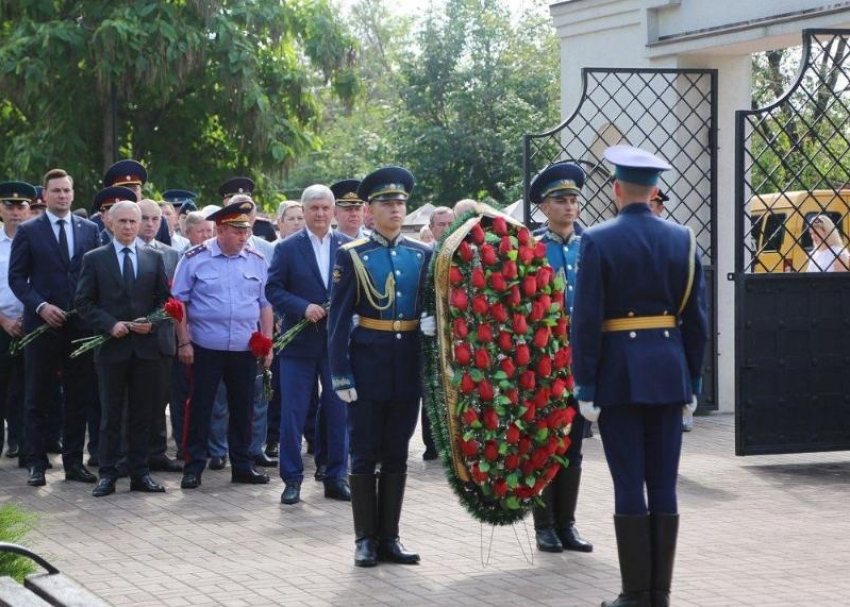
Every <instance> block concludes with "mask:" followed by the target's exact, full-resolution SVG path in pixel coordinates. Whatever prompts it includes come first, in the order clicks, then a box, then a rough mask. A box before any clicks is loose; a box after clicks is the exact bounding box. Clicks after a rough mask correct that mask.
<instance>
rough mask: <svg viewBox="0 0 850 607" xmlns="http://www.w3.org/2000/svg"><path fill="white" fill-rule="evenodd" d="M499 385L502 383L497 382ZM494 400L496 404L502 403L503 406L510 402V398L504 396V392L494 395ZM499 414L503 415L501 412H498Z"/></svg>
mask: <svg viewBox="0 0 850 607" xmlns="http://www.w3.org/2000/svg"><path fill="white" fill-rule="evenodd" d="M499 387H500V388H501V387H502V384H499ZM495 402H496V404H497V405H503V406H505V407H507V406H509V405H510V404H511V399H510V398H508V397H507V396H505V395H504V394H500V395H499V396H497V397H496V401H495ZM499 415H503V414H502V413H500V414H499Z"/></svg>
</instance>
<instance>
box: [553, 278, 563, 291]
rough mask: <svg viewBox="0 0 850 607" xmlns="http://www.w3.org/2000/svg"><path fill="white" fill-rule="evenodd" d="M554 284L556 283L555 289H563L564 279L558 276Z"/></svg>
mask: <svg viewBox="0 0 850 607" xmlns="http://www.w3.org/2000/svg"><path fill="white" fill-rule="evenodd" d="M553 284H554V285H555V290H557V291H563V290H564V279H563V278H561V277H560V276H557V277H556V278H555V282H554V283H553Z"/></svg>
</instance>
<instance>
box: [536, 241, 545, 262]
mask: <svg viewBox="0 0 850 607" xmlns="http://www.w3.org/2000/svg"><path fill="white" fill-rule="evenodd" d="M534 256H535V257H536V258H537V259H546V245H545V244H543V243H542V242H538V243H537V244H536V245H534Z"/></svg>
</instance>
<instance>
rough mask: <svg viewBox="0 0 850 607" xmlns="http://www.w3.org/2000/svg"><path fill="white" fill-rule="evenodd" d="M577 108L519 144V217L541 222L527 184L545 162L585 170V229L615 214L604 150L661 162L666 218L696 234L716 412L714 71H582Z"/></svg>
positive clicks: (708, 380)
mask: <svg viewBox="0 0 850 607" xmlns="http://www.w3.org/2000/svg"><path fill="white" fill-rule="evenodd" d="M582 85H583V89H582V95H581V99H580V101H579V103H578V107H577V108H576V110H575V111H574V112H573V114H572V115H571V116H570V117H568V118H567V119H566V120H565V121H564V122H563V123H562V124H561V125H559V126H558V127H556V128H555V129H552V130H551V131H548V132H546V133H540V134H535V135H526V136H525V140H524V163H525V165H524V168H525V196H524V203H525V217H526V218H527V222H528V223H530V224H534V225H536V224H538V223H541V222H543V221H544V220H545V217H543V215H542V213H540V211H538V210H536V209H533V208H532V205H531V204H530V202H529V199H528V187H529V184H530V182H531V179H532V178H533V176H534V175H535V174H536V173H537V172H538V171H540V170H542V169H543V168H545V167H547V166H548V165H550V164H552V163H554V162H558V161H562V160H570V161H573V162H577V163H578V164H580V165H581V166H582V168H584V170H585V172H586V173H587V182H586V184H585V188H584V195H583V202H582V210H581V217H580V221H581V223H583V224H584V225H586V226H591V225H594V224H596V223H599V222H601V221H605V220H606V219H610V218H612V217H613V216H614V215H615V213H616V207H615V206H614V202H613V199H612V197H611V185H610V184H611V167H610V166H609V165H608V164H607V163H606V162H605V161H604V160H603V158H602V153H603V151H604V150H605V148H607V147H609V146H611V145H616V144H618V143H628V144H630V145H634V146H637V147H640V148H643V149H645V150H648V151H650V152H652V153H654V154H657V155H658V156H660V157H662V158H664V159H665V160H667V161H668V162H669V163H670V164H671V165H672V166H673V170H672V171H668V172H666V173H664V175H663V177H662V179H663V182H662V183H661V185H660V187H661V189H662V190H663V191H664V193H665V194H667V195H668V196H669V197H670V201H669V202H668V203H666V204H665V208H666V210H665V213H666V218H667V219H669V220H671V221H675V222H678V223H680V224H682V225H687V226H689V227H690V228H691V229H692V230H693V231H694V234H696V236H697V243H698V245H699V250H700V253H701V255H702V259H703V264H704V270H705V276H706V281H707V284H708V289H709V295H710V299H709V301H710V302H711V303H710V305H711V311H710V312H711V319H712V320H711V326H712V331H711V335H712V336H714V337H713V339H711V340H710V341H709V344H708V351H707V352H706V359H705V360H706V363H705V368H704V372H703V385H704V392H703V397H702V399H701V400H700V407H701V408H704V409H705V410H713V409H717V401H716V394H717V384H716V382H717V379H716V374H715V353H716V351H717V350H716V346H717V343H716V335H717V331H716V330H714V329H715V327H716V312H715V310H716V303H717V302H716V296H715V294H716V292H717V289H716V280H717V275H716V272H715V267H716V245H717V240H716V234H715V226H716V224H717V221H716V219H717V208H716V201H717V182H716V174H717V171H716V143H715V142H716V140H717V138H716V128H717V126H716V125H717V119H716V107H717V72H716V70H678V69H599V68H586V69H584V70H582Z"/></svg>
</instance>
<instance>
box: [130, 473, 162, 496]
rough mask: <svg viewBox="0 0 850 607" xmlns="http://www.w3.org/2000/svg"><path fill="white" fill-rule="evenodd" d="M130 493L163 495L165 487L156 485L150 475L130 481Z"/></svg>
mask: <svg viewBox="0 0 850 607" xmlns="http://www.w3.org/2000/svg"><path fill="white" fill-rule="evenodd" d="M130 491H141V492H143V493H165V487H163V486H162V485H160V484H158V483H156V482H155V481H154V480H153V479H152V478H151V475H150V474H145V475H143V476H140V477H139V478H134V479H132V480H131V481H130Z"/></svg>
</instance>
